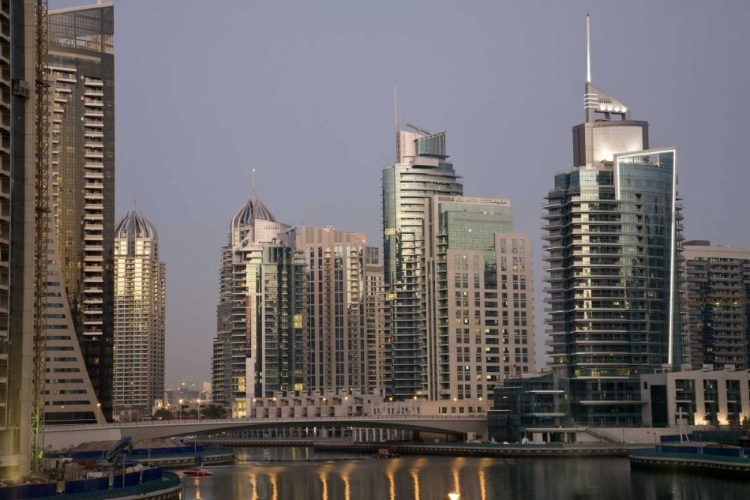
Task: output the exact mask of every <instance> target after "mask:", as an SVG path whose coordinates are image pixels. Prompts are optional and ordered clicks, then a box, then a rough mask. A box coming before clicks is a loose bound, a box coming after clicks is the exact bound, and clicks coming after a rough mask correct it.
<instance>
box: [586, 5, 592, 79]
mask: <svg viewBox="0 0 750 500" xmlns="http://www.w3.org/2000/svg"><path fill="white" fill-rule="evenodd" d="M586 83H591V18H590V17H589V15H588V14H586Z"/></svg>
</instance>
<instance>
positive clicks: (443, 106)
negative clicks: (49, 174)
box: [49, 0, 750, 385]
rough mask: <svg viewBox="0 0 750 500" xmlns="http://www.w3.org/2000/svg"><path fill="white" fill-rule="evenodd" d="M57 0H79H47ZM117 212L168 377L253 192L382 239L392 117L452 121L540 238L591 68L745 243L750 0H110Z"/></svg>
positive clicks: (207, 329) (203, 309) (174, 372)
mask: <svg viewBox="0 0 750 500" xmlns="http://www.w3.org/2000/svg"><path fill="white" fill-rule="evenodd" d="M49 3H50V8H51V9H55V8H63V7H71V6H77V5H83V4H85V3H92V4H93V3H95V2H94V1H93V0H92V1H91V2H86V1H84V0H50V2H49ZM113 3H114V4H115V52H116V56H115V59H116V80H115V82H116V212H117V218H118V220H119V218H121V217H123V216H124V215H125V213H126V212H127V211H128V210H129V209H130V207H131V205H132V199H133V198H134V197H135V198H136V199H137V201H138V209H139V211H141V212H143V213H144V214H145V215H146V216H147V217H148V218H149V219H151V221H152V222H153V223H154V224H155V225H156V226H157V228H158V230H159V236H160V251H161V258H162V260H164V261H165V262H166V264H167V332H166V336H167V344H166V350H167V352H166V359H167V361H166V363H167V381H168V385H170V384H171V383H172V381H174V380H176V379H178V378H182V377H191V378H193V379H194V380H196V381H199V382H200V381H208V380H210V376H211V348H212V347H211V346H212V339H213V337H214V335H215V333H216V331H215V330H216V305H217V303H218V294H219V261H220V251H221V247H222V246H223V245H225V244H226V242H227V230H228V228H229V223H230V221H231V218H232V216H233V215H234V213H235V212H236V211H237V210H239V208H240V207H241V206H242V205H243V204H244V203H245V202H246V201H247V199H248V198H250V197H251V191H252V169H256V172H257V173H256V186H257V190H258V197H259V198H260V199H261V200H262V201H263V202H264V204H265V205H266V206H267V207H268V208H269V209H270V210H271V211H272V212H273V213H274V215H275V216H276V217H277V219H279V220H280V221H283V222H286V223H288V224H293V225H302V224H303V223H304V224H308V225H314V226H335V227H336V228H337V229H341V230H346V231H362V232H365V233H366V234H367V237H368V244H370V245H374V246H382V236H381V231H382V230H381V206H380V176H381V172H382V169H383V168H384V167H387V166H388V165H389V164H392V162H393V161H394V158H395V133H394V104H393V95H394V82H398V88H399V101H400V108H401V115H402V118H403V122H404V123H406V122H409V123H414V124H416V125H419V126H421V127H424V128H426V129H428V130H431V131H433V132H435V131H441V130H445V131H447V148H448V153H449V154H450V155H451V159H452V161H453V162H454V165H455V168H456V170H457V171H458V172H459V173H460V174H461V175H462V176H463V181H464V192H465V194H466V195H470V196H486V197H497V198H509V199H510V200H511V204H512V210H513V213H514V216H515V224H516V231H519V232H526V233H529V234H530V235H531V237H532V241H533V243H534V259H535V262H534V266H535V270H534V273H535V307H536V314H535V317H536V321H535V324H536V338H537V360H538V362H541V361H543V359H544V357H543V356H542V354H543V353H544V351H545V350H546V349H545V347H544V345H543V344H544V340H545V335H544V326H543V319H544V314H543V312H542V310H543V307H544V306H543V300H542V299H543V297H542V293H541V289H542V282H541V279H542V272H541V268H542V261H541V245H542V240H541V236H542V230H541V226H542V220H541V219H540V217H541V214H542V209H541V204H542V201H543V198H544V196H545V195H546V194H547V192H548V191H549V189H550V188H552V186H553V180H554V174H555V173H556V172H559V171H564V170H567V169H569V168H570V167H571V165H572V139H571V128H572V127H573V126H574V125H576V124H578V123H581V122H582V121H583V118H584V113H583V85H584V81H585V78H586V53H585V46H586V35H585V15H586V13H590V14H591V26H592V27H591V38H592V81H593V82H594V83H595V84H596V85H597V87H599V88H600V89H602V91H604V92H606V93H608V94H610V95H612V96H614V97H616V98H617V99H618V100H619V101H620V102H622V103H624V104H625V105H626V106H628V107H629V108H630V109H631V117H632V118H633V119H636V120H647V121H649V122H650V139H651V147H667V146H676V147H677V148H678V172H679V191H680V196H681V198H682V199H683V204H684V215H685V237H686V239H708V240H711V241H712V242H714V243H720V244H726V245H731V246H746V247H750V231H748V228H749V226H750V225H749V224H748V219H747V214H748V213H750V191H749V190H748V188H749V187H750V169H749V168H748V166H747V165H746V161H747V153H746V150H745V147H746V146H747V144H746V143H745V142H746V141H750V134H749V133H748V132H749V130H750V126H748V121H747V117H748V116H750V99H748V94H747V92H748V89H750V65H748V64H747V49H748V47H750V32H749V31H748V30H747V29H746V28H747V26H746V24H747V20H748V19H750V2H746V1H741V0H733V1H732V0H718V1H714V0H712V1H710V2H708V1H694V0H658V1H642V0H623V1H602V0H598V1H593V0H592V1H575V0H574V1H568V2H559V1H556V0H527V1H521V0H494V1H490V0H487V1H471V0H464V1H443V0H416V1H411V2H404V1H395V0H393V1H392V0H379V1H369V2H368V1H365V0H349V1H345V0H338V1H331V0H316V1H309V0H308V1H305V0H298V1H286V0H274V1H270V0H269V1H249V0H210V1H209V0H114V2H113Z"/></svg>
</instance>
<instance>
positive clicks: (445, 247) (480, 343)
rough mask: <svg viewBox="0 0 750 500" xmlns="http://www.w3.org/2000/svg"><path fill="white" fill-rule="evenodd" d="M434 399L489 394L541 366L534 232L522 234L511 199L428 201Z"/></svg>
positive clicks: (427, 305)
mask: <svg viewBox="0 0 750 500" xmlns="http://www.w3.org/2000/svg"><path fill="white" fill-rule="evenodd" d="M425 203H426V205H427V208H426V209H425V235H424V240H425V263H426V267H425V269H424V270H423V272H424V274H425V276H426V282H427V287H426V293H425V295H424V296H423V300H424V304H423V308H424V310H425V311H426V319H427V321H426V323H427V342H426V345H425V348H426V353H427V359H426V375H427V388H428V392H427V394H428V397H429V399H455V398H458V399H464V398H466V399H477V398H478V399H482V398H489V397H491V396H492V392H493V390H494V389H495V387H498V386H500V385H501V384H502V381H503V379H505V378H507V377H510V376H519V375H521V374H523V373H528V372H531V371H534V366H535V359H534V358H535V356H534V354H535V353H534V305H533V304H534V294H533V287H532V283H533V280H532V276H533V274H532V258H531V239H530V238H529V236H528V235H525V234H518V233H515V232H514V230H513V217H512V215H511V211H510V202H509V201H508V200H503V199H495V198H470V197H462V196H432V197H430V198H427V199H426V201H425Z"/></svg>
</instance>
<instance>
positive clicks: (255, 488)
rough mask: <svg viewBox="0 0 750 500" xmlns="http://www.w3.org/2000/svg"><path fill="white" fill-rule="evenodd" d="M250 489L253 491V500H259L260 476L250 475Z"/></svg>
mask: <svg viewBox="0 0 750 500" xmlns="http://www.w3.org/2000/svg"><path fill="white" fill-rule="evenodd" d="M250 488H252V490H253V496H252V497H251V499H252V500H258V499H259V498H260V497H259V496H258V476H256V475H255V474H250Z"/></svg>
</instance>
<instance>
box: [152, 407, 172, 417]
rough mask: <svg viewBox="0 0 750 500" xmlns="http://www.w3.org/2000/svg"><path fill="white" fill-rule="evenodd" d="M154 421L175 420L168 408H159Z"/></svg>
mask: <svg viewBox="0 0 750 500" xmlns="http://www.w3.org/2000/svg"><path fill="white" fill-rule="evenodd" d="M153 418H154V420H173V419H174V415H172V412H171V411H169V410H167V409H166V408H159V409H158V410H156V411H155V412H154V417H153Z"/></svg>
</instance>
